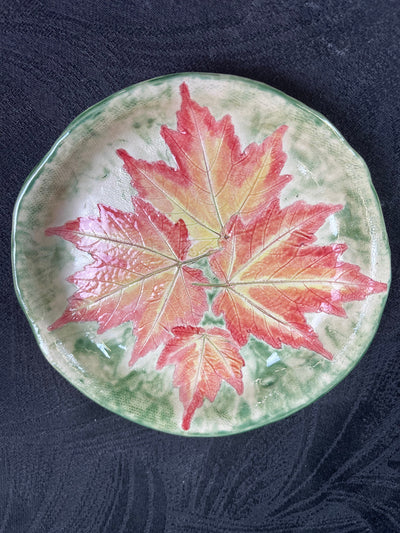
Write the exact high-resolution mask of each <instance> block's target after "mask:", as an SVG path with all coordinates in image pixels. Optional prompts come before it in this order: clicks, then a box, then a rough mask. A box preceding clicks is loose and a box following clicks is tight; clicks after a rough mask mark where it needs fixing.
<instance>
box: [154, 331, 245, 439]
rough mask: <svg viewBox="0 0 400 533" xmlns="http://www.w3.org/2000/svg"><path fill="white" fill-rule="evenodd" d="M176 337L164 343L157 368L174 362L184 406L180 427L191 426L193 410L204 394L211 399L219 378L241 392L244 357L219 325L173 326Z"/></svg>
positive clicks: (175, 377)
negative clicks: (208, 327)
mask: <svg viewBox="0 0 400 533" xmlns="http://www.w3.org/2000/svg"><path fill="white" fill-rule="evenodd" d="M172 332H173V333H174V335H175V337H174V338H172V339H170V340H169V341H168V342H167V344H166V345H165V347H164V350H163V351H162V353H161V355H160V358H159V360H158V362H157V368H158V369H161V368H164V366H166V365H175V367H176V368H175V373H174V385H175V386H176V387H179V389H180V390H179V398H180V400H181V402H182V403H183V406H184V408H185V412H184V416H183V422H182V428H183V429H185V430H187V429H189V427H190V423H191V420H192V418H193V414H194V412H195V410H196V409H198V408H199V407H201V406H202V405H203V401H204V398H207V399H208V400H210V402H213V401H214V400H215V397H216V395H217V393H218V391H219V389H220V387H221V383H222V381H226V382H227V383H229V384H230V385H231V386H232V387H233V388H234V389H235V390H236V392H237V393H238V394H242V392H243V382H242V367H243V366H244V361H243V359H242V357H241V356H240V354H239V346H238V345H237V344H236V342H235V341H234V340H233V338H232V337H231V336H230V334H229V333H227V332H226V331H225V330H223V329H220V328H211V329H204V328H199V327H197V328H195V327H190V326H188V327H176V328H174V329H173V330H172Z"/></svg>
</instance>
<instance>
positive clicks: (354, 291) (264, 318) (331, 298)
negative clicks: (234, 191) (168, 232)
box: [210, 200, 386, 359]
mask: <svg viewBox="0 0 400 533" xmlns="http://www.w3.org/2000/svg"><path fill="white" fill-rule="evenodd" d="M341 208H342V206H340V205H326V204H316V205H308V204H306V203H305V202H302V201H300V202H295V203H294V204H292V205H290V206H288V207H285V208H283V209H281V208H280V206H279V201H278V200H275V201H273V202H272V203H271V204H270V206H269V207H268V209H266V210H264V211H263V212H262V213H260V214H259V215H258V217H257V218H256V219H254V220H253V221H252V222H250V223H248V224H244V223H243V221H242V220H241V218H240V217H234V218H233V219H232V220H231V222H230V225H229V227H228V228H227V233H228V235H229V239H227V240H222V241H221V249H220V250H219V251H217V252H216V253H215V254H214V255H213V256H212V257H211V258H210V264H211V267H212V269H213V271H214V272H215V274H216V275H217V276H218V278H219V279H221V280H224V283H222V284H220V285H219V286H220V287H221V291H220V292H219V294H218V295H217V297H216V299H215V300H214V303H213V311H214V313H215V314H217V315H219V314H221V313H222V314H223V315H224V317H225V320H226V325H227V327H228V329H229V330H230V332H231V333H232V336H233V337H234V339H235V340H236V341H237V342H238V343H239V345H240V346H243V345H244V344H246V342H247V341H248V337H249V334H250V333H252V334H253V335H255V336H256V337H257V338H259V339H262V340H264V341H265V342H267V343H268V344H270V345H271V346H272V347H274V348H281V347H282V344H287V345H289V346H292V347H293V348H300V347H302V346H303V347H305V348H308V349H309V350H312V351H314V352H317V353H319V354H321V355H323V356H324V357H326V358H327V359H332V357H333V356H332V354H331V353H330V352H329V351H328V350H326V349H325V348H324V346H323V345H322V343H321V341H320V340H319V339H318V336H317V334H316V333H315V332H314V330H313V329H312V327H311V326H309V325H308V324H307V321H306V319H305V317H304V313H310V312H313V313H315V312H324V313H329V314H333V315H337V316H342V317H344V316H346V313H345V310H344V308H343V306H342V304H343V303H345V302H349V301H352V300H363V299H364V298H366V297H367V296H368V295H370V294H373V293H378V292H382V291H385V290H386V284H385V283H379V282H377V281H374V280H372V279H371V278H369V277H367V276H365V275H364V274H362V273H361V272H360V268H359V267H358V266H356V265H352V264H350V263H345V262H342V261H341V255H342V254H343V252H344V251H345V250H346V249H347V246H346V245H344V244H332V245H328V246H316V245H315V244H314V242H315V240H316V237H315V232H316V231H317V229H318V228H319V227H320V226H321V225H322V224H323V223H324V222H325V220H326V218H327V217H328V216H329V215H331V214H333V213H335V212H336V211H338V210H339V209H341Z"/></svg>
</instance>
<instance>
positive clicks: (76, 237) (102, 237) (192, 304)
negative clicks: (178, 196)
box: [46, 197, 208, 364]
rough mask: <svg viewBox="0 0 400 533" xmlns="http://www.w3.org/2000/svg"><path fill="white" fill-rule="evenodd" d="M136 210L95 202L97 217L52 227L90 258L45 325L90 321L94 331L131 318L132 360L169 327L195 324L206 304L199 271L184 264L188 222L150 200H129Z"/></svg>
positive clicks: (162, 337) (161, 337)
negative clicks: (175, 218)
mask: <svg viewBox="0 0 400 533" xmlns="http://www.w3.org/2000/svg"><path fill="white" fill-rule="evenodd" d="M133 204H134V208H135V212H134V213H124V212H122V211H119V210H117V209H113V208H111V207H106V206H104V205H99V206H98V208H99V213H100V216H99V217H84V218H78V219H77V220H74V221H71V222H67V223H66V224H64V225H63V226H61V227H57V228H50V229H48V230H47V231H46V234H47V235H59V236H60V237H63V238H64V239H66V240H68V241H71V242H72V243H73V244H74V245H75V246H76V247H77V248H79V249H80V250H83V251H85V252H88V253H90V255H91V256H92V257H93V259H94V262H92V263H90V264H89V265H87V266H85V268H84V269H83V270H82V271H80V272H77V273H75V274H73V275H72V276H70V277H69V278H68V281H69V282H71V283H74V284H75V285H76V286H77V288H78V290H77V291H76V292H75V293H74V294H73V296H72V297H71V298H70V299H69V305H68V307H67V309H66V310H65V312H64V314H63V315H62V316H61V317H60V318H59V319H58V320H56V321H55V322H54V324H52V325H51V326H50V329H55V328H58V327H60V326H63V325H65V324H67V323H68V322H76V321H88V320H95V321H97V322H98V323H99V329H98V332H99V333H102V332H104V331H106V330H107V329H109V328H111V327H113V326H117V325H119V324H122V323H123V322H126V321H129V320H132V321H133V323H134V333H135V335H136V344H135V348H134V352H133V354H132V359H131V364H133V363H134V362H135V361H136V360H137V359H139V358H140V357H142V356H143V355H145V354H146V353H147V352H148V351H149V350H152V349H155V348H157V347H158V346H159V345H160V343H163V342H165V341H166V340H167V339H168V338H169V337H170V330H171V329H172V327H174V326H177V325H180V324H182V325H184V324H194V325H196V324H198V323H199V322H200V320H201V319H202V317H203V314H204V312H205V311H206V310H207V309H208V304H207V296H206V293H205V290H204V288H202V287H200V286H199V285H195V284H194V283H205V282H207V280H206V278H204V276H203V274H202V273H201V271H200V270H198V269H194V268H191V267H190V266H189V265H188V263H187V262H185V259H186V256H187V252H188V250H189V247H190V242H189V239H188V232H187V228H186V226H185V223H184V222H183V221H182V220H179V221H178V222H176V223H175V224H174V223H172V222H171V221H170V220H168V218H167V217H166V216H165V215H163V214H162V213H159V212H157V211H156V210H155V209H154V207H152V206H151V205H150V204H149V203H147V202H144V201H143V200H142V199H140V198H137V197H136V198H134V199H133Z"/></svg>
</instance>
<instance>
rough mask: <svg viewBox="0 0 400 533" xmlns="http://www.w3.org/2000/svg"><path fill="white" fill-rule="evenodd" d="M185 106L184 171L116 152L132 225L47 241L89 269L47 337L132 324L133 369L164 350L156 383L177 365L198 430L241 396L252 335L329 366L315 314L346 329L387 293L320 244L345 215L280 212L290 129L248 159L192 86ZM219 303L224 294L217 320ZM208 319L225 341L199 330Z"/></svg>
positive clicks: (97, 224)
mask: <svg viewBox="0 0 400 533" xmlns="http://www.w3.org/2000/svg"><path fill="white" fill-rule="evenodd" d="M181 95H182V106H181V109H180V110H179V111H178V113H177V130H173V129H170V128H168V127H167V126H163V127H162V128H161V135H162V137H163V139H164V140H165V142H166V144H167V146H168V147H169V149H170V151H171V153H172V155H173V156H174V158H175V161H176V167H170V166H168V165H167V164H166V163H165V162H164V161H158V162H147V161H144V160H139V159H135V158H134V157H133V156H131V155H129V154H128V153H127V152H126V151H125V150H118V151H117V153H118V155H119V157H120V158H122V160H123V164H124V168H125V169H126V170H127V172H128V173H129V174H130V176H131V183H132V185H133V187H134V188H135V189H136V191H137V196H135V197H133V198H132V202H133V212H122V211H119V210H117V209H114V208H112V207H108V206H105V205H99V206H98V209H99V215H98V216H89V217H82V218H78V219H76V220H74V221H70V222H67V223H65V224H64V225H63V226H61V227H57V228H49V229H48V230H47V232H46V233H47V235H58V236H60V237H62V238H64V239H66V240H68V241H70V242H72V243H73V244H74V245H75V246H76V247H77V248H78V249H79V250H82V251H83V252H86V253H88V254H90V256H91V257H92V262H90V263H89V264H87V265H86V266H85V267H84V268H83V270H81V271H79V272H76V273H74V274H72V275H71V276H70V277H69V278H68V281H69V282H70V283H73V284H75V286H76V287H77V290H76V292H75V293H74V294H73V295H72V297H71V298H70V299H69V301H68V305H67V308H66V310H65V311H64V313H63V314H62V316H61V317H60V318H59V319H57V320H56V321H55V322H54V323H53V324H52V325H51V326H49V329H50V330H54V329H56V328H58V327H61V326H64V325H66V324H67V323H69V322H80V321H96V322H97V323H98V326H99V327H98V333H102V332H104V331H106V330H107V329H109V328H111V327H114V326H117V325H119V324H121V323H124V322H127V321H131V322H132V324H133V333H134V335H135V338H136V341H135V346H134V350H133V353H132V355H131V360H130V364H131V365H133V364H134V363H135V362H136V361H137V360H138V359H139V358H140V357H143V356H146V355H147V354H150V353H155V351H156V350H158V353H161V354H160V355H159V358H158V361H157V369H159V370H162V369H163V368H164V367H165V366H167V365H175V370H174V386H175V387H178V388H179V398H180V400H181V402H182V404H183V410H184V413H183V422H182V427H183V429H185V430H187V429H189V427H190V423H191V420H192V418H193V416H194V413H195V411H196V409H198V408H200V407H201V406H202V404H203V402H204V400H205V399H207V400H208V401H210V402H213V401H214V400H215V398H216V395H217V393H218V391H219V390H220V387H221V384H222V383H223V382H226V383H227V384H228V385H230V386H231V387H233V388H234V389H235V390H236V392H237V393H238V394H241V393H242V391H243V379H242V367H243V366H244V361H243V359H242V356H241V355H240V348H241V347H242V346H244V345H245V344H246V343H247V341H248V339H249V335H250V334H252V335H254V336H255V337H256V338H258V339H260V340H263V341H264V342H266V343H268V344H269V345H271V346H272V347H274V348H276V349H278V348H281V347H282V346H283V345H288V346H291V347H292V348H294V349H297V348H300V347H303V348H307V349H309V350H311V351H313V352H317V353H319V354H320V355H322V356H323V357H325V358H327V359H332V357H333V354H331V353H330V352H329V351H328V349H327V348H326V347H325V346H324V345H323V343H322V342H321V340H320V339H319V338H318V335H317V333H316V332H315V331H314V330H313V328H312V327H311V325H310V324H309V323H308V322H307V319H306V316H305V314H306V313H321V312H323V313H327V314H333V315H337V316H340V317H345V316H346V312H345V308H344V307H343V304H345V303H346V302H349V301H352V300H362V299H364V298H366V297H367V296H369V295H371V294H373V293H379V292H383V291H385V290H386V288H387V287H386V284H384V283H380V282H377V281H374V280H372V279H370V278H369V277H367V276H365V275H364V274H362V272H361V271H360V268H359V267H358V266H356V265H352V264H350V263H346V262H344V261H343V260H342V254H343V253H344V251H345V250H346V245H345V244H342V243H334V244H323V243H321V244H318V243H317V239H316V236H315V233H316V231H317V230H318V229H319V228H320V227H321V226H322V225H323V224H324V223H325V221H326V220H327V218H328V217H329V216H331V215H334V214H335V213H336V212H338V211H339V210H340V209H341V208H342V206H341V205H329V204H314V205H310V204H307V203H306V202H304V201H297V202H295V203H293V204H292V205H289V206H287V207H284V208H282V207H281V206H280V202H279V196H280V193H281V191H282V189H283V187H284V186H285V185H286V184H287V183H288V182H289V181H290V180H291V179H292V177H291V176H289V175H286V174H284V173H282V171H283V167H284V164H285V161H286V154H285V153H284V151H283V145H282V142H283V137H284V134H285V131H286V130H287V127H286V126H280V127H279V128H278V129H277V130H276V131H275V132H273V133H271V135H269V136H268V137H266V139H265V140H264V141H263V142H262V143H261V144H256V143H252V144H250V145H249V146H248V147H247V148H245V149H244V150H242V148H241V146H240V142H239V139H238V137H237V136H236V135H235V132H234V127H233V124H232V121H231V118H230V116H229V115H226V116H225V117H223V118H222V119H221V120H216V119H215V118H214V117H213V116H212V115H211V113H210V111H209V110H208V108H206V107H201V106H200V105H199V104H198V103H196V102H195V101H194V100H192V99H191V97H190V94H189V89H188V87H187V85H186V84H182V85H181ZM200 259H202V261H203V263H202V261H199V260H200ZM204 261H208V262H209V265H210V267H211V269H212V271H213V273H214V274H215V276H216V277H217V278H218V281H217V282H215V280H209V279H208V278H207V276H206V275H205V273H204V272H203V270H202V267H201V265H202V264H204ZM199 265H200V266H199ZM210 289H213V290H214V291H217V294H216V297H215V298H214V300H213V303H212V309H211V310H210V309H209V304H208V298H207V291H208V290H210ZM211 312H213V313H214V315H216V316H221V315H222V316H223V317H224V320H225V324H226V329H223V328H219V327H218V328H216V327H213V328H205V327H202V325H201V324H202V321H203V318H204V316H205V314H206V313H208V314H210V313H211Z"/></svg>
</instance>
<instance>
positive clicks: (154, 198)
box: [117, 84, 291, 255]
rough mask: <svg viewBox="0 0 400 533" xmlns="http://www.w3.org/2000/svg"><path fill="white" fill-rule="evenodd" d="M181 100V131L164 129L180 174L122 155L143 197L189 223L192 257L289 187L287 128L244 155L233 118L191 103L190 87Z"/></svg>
mask: <svg viewBox="0 0 400 533" xmlns="http://www.w3.org/2000/svg"><path fill="white" fill-rule="evenodd" d="M181 95H182V107H181V109H180V111H179V112H178V113H177V117H178V122H177V131H174V130H172V129H170V128H168V127H167V126H163V127H162V128H161V135H162V137H163V138H164V140H165V142H166V144H167V145H168V147H169V149H170V150H171V153H172V155H173V156H174V157H175V160H176V162H177V168H172V167H169V166H168V165H167V164H166V163H165V162H164V161H158V162H156V163H148V162H147V161H143V160H138V159H134V158H133V157H131V156H130V155H129V154H128V153H127V152H126V151H125V150H118V152H117V153H118V155H119V156H120V157H121V158H122V160H123V161H124V166H125V169H126V170H127V171H128V172H129V174H130V176H131V177H132V186H133V187H134V188H135V189H136V190H137V191H138V193H139V195H140V196H141V197H142V198H145V199H146V200H148V201H149V202H151V203H152V204H153V205H154V206H155V207H156V208H157V209H159V210H160V211H162V212H163V213H165V214H166V215H168V216H169V217H171V218H172V220H177V219H179V218H181V219H182V220H184V222H185V223H186V225H187V227H188V229H189V232H190V235H191V238H192V239H193V242H194V244H193V247H192V249H191V251H190V255H195V254H199V253H204V252H206V251H208V250H210V249H214V248H218V241H219V238H220V237H221V236H223V235H224V228H225V225H226V223H227V222H228V221H229V219H230V218H231V216H232V215H233V214H239V213H240V214H241V216H242V218H243V220H244V221H247V220H249V219H251V218H252V217H253V216H254V215H255V214H257V211H258V209H259V208H260V207H262V206H264V205H265V204H266V203H268V202H269V201H270V200H271V199H273V198H274V197H276V196H277V195H278V194H279V193H280V191H281V190H282V188H283V187H284V186H285V185H286V184H287V183H288V182H289V181H290V179H291V176H288V175H281V174H280V172H281V170H282V168H283V165H284V163H285V161H286V154H285V153H284V152H283V150H282V137H283V135H284V133H285V131H286V129H287V128H286V126H281V127H280V128H278V129H277V130H276V131H275V132H274V133H273V134H272V135H270V136H269V137H267V138H266V139H265V141H264V142H263V143H261V144H260V145H258V144H256V143H252V144H250V145H249V146H248V147H247V148H246V149H245V150H244V151H242V150H241V148H240V142H239V139H238V137H237V136H236V135H235V132H234V128H233V125H232V121H231V118H230V116H229V115H226V116H224V117H223V118H222V119H221V120H220V121H217V120H215V118H214V117H213V116H212V115H211V113H210V111H209V110H208V109H207V108H206V107H200V106H199V105H198V104H197V103H196V102H195V101H194V100H192V99H191V98H190V95H189V89H188V87H187V85H186V84H182V86H181Z"/></svg>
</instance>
